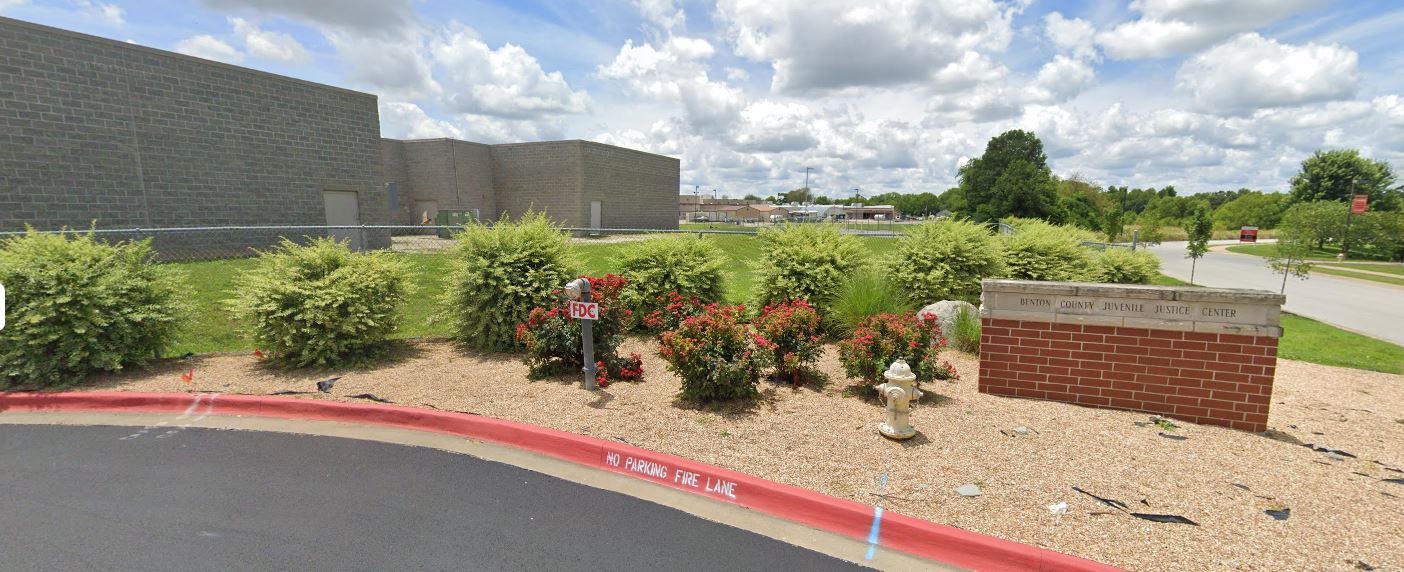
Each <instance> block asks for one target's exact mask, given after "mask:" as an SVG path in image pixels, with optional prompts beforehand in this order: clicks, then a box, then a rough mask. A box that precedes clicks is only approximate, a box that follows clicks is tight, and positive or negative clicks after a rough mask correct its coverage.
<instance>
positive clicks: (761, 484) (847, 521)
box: [0, 391, 1118, 572]
mask: <svg viewBox="0 0 1404 572" xmlns="http://www.w3.org/2000/svg"><path fill="white" fill-rule="evenodd" d="M6 410H19V411H109V412H122V411H131V412H170V413H180V414H181V416H182V417H195V416H202V415H249V416H255V417H275V418H282V419H310V420H320V421H344V422H351V423H373V424H376V425H386V426H391V427H402V428H406V429H414V430H419V431H432V432H435V433H446V434H450V435H458V436H461V437H468V438H472V439H476V440H481V441H489V442H493V443H499V444H503V445H510V446H512V447H516V448H520V449H526V450H529V451H533V452H536V453H540V454H543V455H547V456H550V457H555V458H557V459H563V460H567V461H571V462H574V463H579V464H582V465H588V466H591V467H595V468H600V469H605V470H609V471H615V472H619V473H624V474H628V475H630V476H634V477H637V478H640V479H643V480H647V481H652V482H656V483H659V484H662V485H666V486H670V487H673V488H676V489H680V490H685V491H689V492H693V493H696V494H700V495H702V496H706V497H709V498H713V499H717V500H721V501H724V502H731V503H735V504H737V505H740V506H743V507H746V508H750V509H754V510H758V511H761V512H764V513H767V514H771V515H774V516H778V517H780V518H784V519H787V520H792V521H796V522H800V523H803V524H806V525H809V526H812V527H815V528H818V529H821V530H826V531H829V532H834V533H838V534H842V535H844V536H848V537H852V538H856V539H860V540H862V539H866V538H868V536H869V532H870V530H871V528H872V526H873V517H874V510H873V507H871V506H868V505H865V504H860V503H857V502H854V501H850V500H844V499H840V498H835V497H831V496H828V495H824V494H820V493H817V492H814V491H810V490H806V489H801V488H799V487H794V486H790V485H786V484H781V483H776V482H772V481H768V480H765V479H761V478H759V477H753V476H750V475H747V474H744V473H738V472H736V471H732V470H729V469H724V468H721V467H715V466H712V465H708V464H705V463H699V462H696V461H692V460H688V459H683V458H681V457H676V456H673V455H668V454H665V453H657V452H654V451H649V450H647V449H642V448H639V447H634V446H632V445H627V444H624V443H616V442H613V441H606V440H603V439H597V438H594V437H587V436H584V435H577V434H574V433H566V432H564V431H557V430H555V429H547V428H544V427H536V426H533V425H527V424H524V423H516V422H512V421H505V420H502V419H493V418H490V417H483V416H480V415H473V414H467V413H456V412H448V411H436V410H430V409H420V408H414V407H401V406H391V405H379V404H374V405H372V404H356V403H341V402H335V401H323V400H315V399H296V398H281V397H270V396H256V395H220V394H212V393H194V394H191V393H128V392H96V391H95V392H72V393H31V392H19V393H15V392H0V412H3V411H6ZM878 544H879V545H880V546H883V547H886V548H891V549H896V550H900V551H903V552H908V553H911V554H915V555H918V556H922V557H924V558H929V559H932V560H936V561H938V562H945V563H948V564H952V565H955V566H960V567H963V568H969V569H973V570H990V571H1010V572H1014V571H1069V572H1072V571H1110V570H1118V569H1117V568H1115V567H1112V566H1107V565H1105V564H1100V563H1097V562H1093V561H1091V560H1085V559H1082V558H1078V557H1075V556H1069V555H1066V554H1062V553H1059V552H1054V551H1051V550H1047V549H1044V548H1038V547H1035V546H1029V545H1026V544H1020V543H1018V542H1013V541H1009V540H1001V539H998V538H994V537H991V536H986V535H983V534H978V533H974V532H970V531H966V530H961V529H959V528H954V527H950V526H945V525H941V524H936V523H932V522H928V521H924V520H920V519H917V518H912V517H909V516H904V515H900V514H896V513H892V512H887V511H884V512H883V513H882V516H881V523H880V527H879V540H878Z"/></svg>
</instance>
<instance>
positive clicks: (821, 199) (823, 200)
mask: <svg viewBox="0 0 1404 572" xmlns="http://www.w3.org/2000/svg"><path fill="white" fill-rule="evenodd" d="M814 204H816V205H830V204H833V201H830V200H829V197H826V196H824V195H819V196H817V197H814Z"/></svg>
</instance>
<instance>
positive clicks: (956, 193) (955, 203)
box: [936, 187, 970, 216]
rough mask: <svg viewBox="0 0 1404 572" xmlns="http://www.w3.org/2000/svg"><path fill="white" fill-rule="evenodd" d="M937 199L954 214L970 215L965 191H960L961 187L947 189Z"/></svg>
mask: <svg viewBox="0 0 1404 572" xmlns="http://www.w3.org/2000/svg"><path fill="white" fill-rule="evenodd" d="M936 199H937V200H939V201H941V204H942V205H944V206H945V208H947V209H950V211H951V212H953V213H957V214H963V215H967V216H968V215H970V211H969V209H968V208H967V206H966V202H965V191H962V190H960V187H951V188H949V189H946V192H944V193H941V196H939V197H936Z"/></svg>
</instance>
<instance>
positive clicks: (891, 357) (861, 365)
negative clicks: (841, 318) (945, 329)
mask: <svg viewBox="0 0 1404 572" xmlns="http://www.w3.org/2000/svg"><path fill="white" fill-rule="evenodd" d="M944 347H946V339H945V338H944V337H942V336H941V326H940V324H938V323H937V321H936V316H935V315H934V314H925V315H923V316H921V317H920V318H913V317H912V316H910V315H905V314H878V315H876V316H872V317H870V318H867V319H865V320H863V321H861V322H858V327H857V328H855V329H854V331H853V337H851V338H849V339H846V340H843V341H841V342H839V361H840V362H842V363H843V369H844V372H845V373H847V374H848V376H849V377H856V378H859V379H862V380H863V383H864V384H866V385H869V386H875V385H877V384H879V383H882V382H883V377H882V373H883V372H884V371H887V367H888V366H889V365H891V364H892V362H894V361H896V360H897V359H898V358H902V359H904V360H906V361H907V364H909V365H910V366H911V367H912V371H913V372H914V373H916V375H917V380H918V381H925V380H929V379H960V375H959V374H957V373H956V370H955V366H952V365H951V363H950V362H949V361H946V360H942V359H940V351H941V348H944Z"/></svg>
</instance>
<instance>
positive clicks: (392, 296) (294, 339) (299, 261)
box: [228, 238, 411, 367]
mask: <svg viewBox="0 0 1404 572" xmlns="http://www.w3.org/2000/svg"><path fill="white" fill-rule="evenodd" d="M240 283H241V287H240V289H239V292H238V293H237V294H235V296H234V297H233V298H232V299H230V300H229V302H228V305H229V309H230V310H231V312H232V313H233V314H234V315H235V316H236V317H238V318H239V319H240V320H243V321H244V322H245V323H247V324H248V327H249V332H250V334H251V335H252V337H253V342H254V345H255V346H257V347H259V348H261V349H262V350H263V352H264V353H265V354H266V355H267V356H268V357H269V359H271V360H273V361H274V362H275V363H280V364H282V365H287V366H292V367H305V366H327V365H340V364H353V365H360V364H365V363H368V362H370V361H373V360H375V359H377V358H380V357H383V356H384V355H385V353H386V352H387V351H388V349H389V346H388V345H387V343H386V341H387V340H388V339H389V337H390V335H391V334H393V333H394V332H395V330H396V328H397V327H398V326H399V322H400V319H401V310H402V309H403V306H404V303H405V300H406V299H407V298H408V297H409V294H410V290H411V285H410V282H409V270H408V268H407V267H406V266H405V263H404V261H403V260H401V259H399V258H397V257H396V255H394V254H390V253H387V252H365V253H362V252H353V251H352V250H351V249H350V248H348V247H347V245H346V244H345V243H344V242H337V241H336V240H335V239H332V238H316V239H313V240H312V241H311V242H310V243H308V244H307V245H305V246H304V245H299V244H297V243H294V242H292V241H289V240H287V239H283V241H282V243H281V244H279V245H278V246H277V247H275V248H274V249H272V250H269V251H267V252H262V253H260V254H259V257H258V261H257V265H256V266H255V267H254V268H253V269H252V270H250V271H247V272H244V273H243V274H241V275H240Z"/></svg>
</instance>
